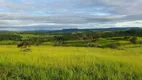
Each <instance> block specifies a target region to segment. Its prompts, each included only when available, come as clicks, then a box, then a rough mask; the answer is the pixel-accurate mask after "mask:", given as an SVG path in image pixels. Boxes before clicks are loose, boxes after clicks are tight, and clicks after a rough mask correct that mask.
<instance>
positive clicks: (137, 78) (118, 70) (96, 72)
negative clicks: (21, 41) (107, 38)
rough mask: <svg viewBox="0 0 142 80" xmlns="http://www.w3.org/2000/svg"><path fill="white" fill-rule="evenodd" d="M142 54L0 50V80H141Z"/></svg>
mask: <svg viewBox="0 0 142 80" xmlns="http://www.w3.org/2000/svg"><path fill="white" fill-rule="evenodd" d="M141 62H142V50H141V48H138V47H136V48H128V49H125V50H113V49H99V48H79V47H77V48H76V47H51V46H40V47H32V52H27V53H25V52H20V50H19V49H18V48H16V46H0V79H1V80H142V69H141V67H142V64H141Z"/></svg>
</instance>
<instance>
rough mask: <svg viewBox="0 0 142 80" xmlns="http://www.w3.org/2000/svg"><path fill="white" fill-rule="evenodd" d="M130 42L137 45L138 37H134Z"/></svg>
mask: <svg viewBox="0 0 142 80" xmlns="http://www.w3.org/2000/svg"><path fill="white" fill-rule="evenodd" d="M129 41H130V42H131V43H132V44H136V43H137V37H136V36H133V37H131V38H130V39H129Z"/></svg>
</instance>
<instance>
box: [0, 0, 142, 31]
mask: <svg viewBox="0 0 142 80" xmlns="http://www.w3.org/2000/svg"><path fill="white" fill-rule="evenodd" d="M0 3H1V5H0V30H20V29H21V30H26V29H32V30H34V29H47V30H57V29H63V28H80V29H82V28H106V27H142V10H141V9H142V6H141V5H142V0H0Z"/></svg>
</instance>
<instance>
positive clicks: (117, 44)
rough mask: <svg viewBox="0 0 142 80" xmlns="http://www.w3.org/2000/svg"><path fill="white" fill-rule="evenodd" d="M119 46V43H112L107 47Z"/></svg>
mask: <svg viewBox="0 0 142 80" xmlns="http://www.w3.org/2000/svg"><path fill="white" fill-rule="evenodd" d="M119 46H120V44H119V43H113V44H109V45H108V48H111V49H118V47H119Z"/></svg>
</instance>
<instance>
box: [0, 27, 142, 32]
mask: <svg viewBox="0 0 142 80" xmlns="http://www.w3.org/2000/svg"><path fill="white" fill-rule="evenodd" d="M125 30H142V28H140V27H123V28H118V27H117V28H95V29H77V28H72V29H62V30H27V31H26V30H25V31H12V32H31V33H34V32H38V33H61V32H79V31H125ZM0 32H11V31H6V30H0Z"/></svg>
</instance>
